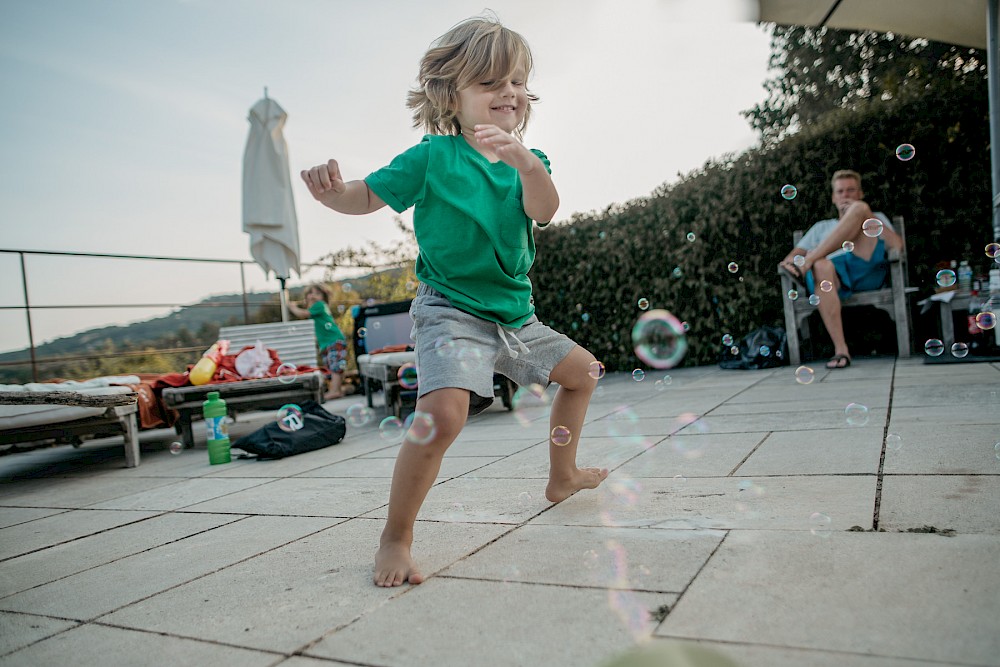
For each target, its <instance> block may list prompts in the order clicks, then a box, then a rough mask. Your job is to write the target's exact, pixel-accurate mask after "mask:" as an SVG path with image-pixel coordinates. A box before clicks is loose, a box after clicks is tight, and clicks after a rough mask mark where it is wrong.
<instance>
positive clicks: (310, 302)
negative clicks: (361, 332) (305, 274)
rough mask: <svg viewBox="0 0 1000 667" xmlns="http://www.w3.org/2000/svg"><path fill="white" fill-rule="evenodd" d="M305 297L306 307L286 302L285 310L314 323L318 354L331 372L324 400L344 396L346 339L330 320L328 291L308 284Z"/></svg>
mask: <svg viewBox="0 0 1000 667" xmlns="http://www.w3.org/2000/svg"><path fill="white" fill-rule="evenodd" d="M305 299H306V307H305V308H299V307H298V306H296V305H295V304H293V303H289V304H288V310H290V311H291V312H292V314H293V315H295V316H296V317H308V318H310V319H312V321H313V326H314V327H316V342H317V343H318V344H319V351H320V355H321V356H322V357H323V363H325V364H326V367H327V369H328V370H329V371H330V389H329V390H328V391H327V392H326V394H325V395H324V396H323V399H324V400H327V401H332V400H333V399H335V398H340V397H342V396H343V395H344V392H343V390H342V389H341V384H342V383H343V381H344V368H345V366H346V365H347V340H346V339H345V338H344V333H343V332H342V331H341V330H340V327H338V326H337V323H336V322H335V321H334V320H333V313H332V312H330V306H329V301H330V292H329V290H327V289H326V287H324V286H323V285H320V284H314V285H310V286H309V287H308V288H306V294H305Z"/></svg>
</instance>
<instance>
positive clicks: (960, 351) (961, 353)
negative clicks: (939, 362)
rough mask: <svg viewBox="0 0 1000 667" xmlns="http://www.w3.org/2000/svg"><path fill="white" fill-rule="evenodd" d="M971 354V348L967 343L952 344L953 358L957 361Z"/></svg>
mask: <svg viewBox="0 0 1000 667" xmlns="http://www.w3.org/2000/svg"><path fill="white" fill-rule="evenodd" d="M968 354H969V346H968V345H966V344H965V343H961V342H959V343H952V345H951V356H953V357H955V358H956V359H961V358H963V357H965V356H967V355H968Z"/></svg>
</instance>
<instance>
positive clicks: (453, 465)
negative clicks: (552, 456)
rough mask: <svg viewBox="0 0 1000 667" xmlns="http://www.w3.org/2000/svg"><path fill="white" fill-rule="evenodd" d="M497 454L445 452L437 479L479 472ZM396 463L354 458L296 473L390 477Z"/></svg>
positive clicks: (495, 458)
mask: <svg viewBox="0 0 1000 667" xmlns="http://www.w3.org/2000/svg"><path fill="white" fill-rule="evenodd" d="M499 460H500V457H499V456H451V454H446V455H445V457H444V459H443V460H442V461H441V470H440V472H438V480H443V479H447V478H449V477H459V476H461V475H464V474H466V473H468V472H471V471H477V472H476V474H477V475H478V474H481V469H482V468H483V467H484V466H487V465H489V464H490V463H493V462H494V461H499ZM395 465H396V459H395V458H370V459H369V458H356V459H350V460H347V461H341V462H339V463H332V464H330V465H328V466H323V467H321V468H315V469H313V470H309V471H307V472H303V473H300V474H299V475H296V478H299V477H385V478H391V477H392V471H393V469H394V467H395Z"/></svg>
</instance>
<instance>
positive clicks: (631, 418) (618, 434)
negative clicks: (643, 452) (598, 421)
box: [603, 405, 639, 438]
mask: <svg viewBox="0 0 1000 667" xmlns="http://www.w3.org/2000/svg"><path fill="white" fill-rule="evenodd" d="M603 421H604V425H605V428H606V429H607V432H608V435H609V436H611V437H612V438H636V437H638V436H639V416H638V415H637V414H635V410H633V409H632V408H630V407H628V406H627V405H623V406H619V407H618V408H615V410H614V412H612V413H611V415H610V417H609V418H608V419H605V420H603Z"/></svg>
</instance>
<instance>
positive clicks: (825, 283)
mask: <svg viewBox="0 0 1000 667" xmlns="http://www.w3.org/2000/svg"><path fill="white" fill-rule="evenodd" d="M819 288H820V290H822V291H823V292H830V291H832V290H833V283H831V282H830V281H829V280H822V281H820V283H819Z"/></svg>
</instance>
